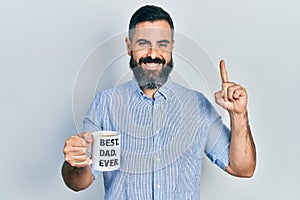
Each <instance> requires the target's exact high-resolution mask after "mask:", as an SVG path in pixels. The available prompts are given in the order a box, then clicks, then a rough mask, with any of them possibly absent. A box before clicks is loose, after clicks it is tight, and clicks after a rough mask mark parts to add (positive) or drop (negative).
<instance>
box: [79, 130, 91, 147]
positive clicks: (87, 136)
mask: <svg viewBox="0 0 300 200" xmlns="http://www.w3.org/2000/svg"><path fill="white" fill-rule="evenodd" d="M78 137H79V138H80V139H81V141H82V143H83V144H84V145H85V146H88V145H89V144H91V143H92V142H93V134H92V133H91V132H82V133H79V134H78Z"/></svg>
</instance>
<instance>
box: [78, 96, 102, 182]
mask: <svg viewBox="0 0 300 200" xmlns="http://www.w3.org/2000/svg"><path fill="white" fill-rule="evenodd" d="M100 104H101V101H100V94H98V95H96V96H95V98H94V101H93V103H92V104H91V105H90V107H89V109H88V111H87V113H86V115H85V117H84V119H83V129H82V131H83V132H95V131H99V130H102V128H101V125H100V124H101V113H102V111H101V108H102V106H101V105H100ZM88 156H90V157H91V152H90V151H89V152H88ZM91 170H92V173H93V176H94V179H96V178H97V177H98V176H99V174H100V171H96V170H93V168H91Z"/></svg>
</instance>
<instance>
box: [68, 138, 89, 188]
mask: <svg viewBox="0 0 300 200" xmlns="http://www.w3.org/2000/svg"><path fill="white" fill-rule="evenodd" d="M92 140H93V139H92V135H91V133H81V134H79V135H77V136H71V137H69V138H68V139H67V140H66V142H65V147H64V156H65V162H64V164H63V166H62V177H63V179H64V182H65V184H66V185H67V186H68V187H69V188H70V189H72V190H74V191H80V190H83V189H86V188H87V187H88V186H90V185H91V184H92V183H93V180H94V177H93V174H92V172H91V169H90V167H89V161H90V158H89V157H88V156H87V151H88V145H89V144H90V143H91V142H92Z"/></svg>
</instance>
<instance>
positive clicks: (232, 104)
mask: <svg viewBox="0 0 300 200" xmlns="http://www.w3.org/2000/svg"><path fill="white" fill-rule="evenodd" d="M220 73H221V78H222V90H220V91H218V92H216V93H215V101H216V102H217V104H219V105H220V106H221V107H223V108H225V109H226V110H228V112H229V113H232V114H245V113H246V112H247V92H246V89H245V88H243V87H242V86H241V85H239V84H236V83H234V82H230V81H229V80H228V75H227V71H226V67H225V62H224V60H221V61H220Z"/></svg>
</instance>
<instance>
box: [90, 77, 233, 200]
mask: <svg viewBox="0 0 300 200" xmlns="http://www.w3.org/2000/svg"><path fill="white" fill-rule="evenodd" d="M98 130H113V131H118V132H120V134H121V161H120V169H119V170H117V171H112V172H103V179H104V188H105V199H106V200H116V199H118V200H123V199H134V200H139V199H141V200H153V199H155V200H156V199H157V200H158V199H160V200H177V199H178V200H189V199H191V200H194V199H195V200H199V199H200V176H201V169H202V162H203V158H204V156H205V155H207V156H208V158H209V159H210V160H211V161H212V162H213V163H216V164H217V165H218V166H219V167H220V168H222V169H223V170H225V168H226V167H227V166H228V163H229V144H230V130H229V129H228V128H227V127H226V126H225V125H224V124H223V122H222V120H221V117H220V116H219V114H218V113H217V112H216V110H215V109H214V108H213V106H212V104H211V103H210V102H209V101H208V100H207V98H206V97H205V96H204V95H203V94H201V93H199V92H197V91H193V90H189V89H187V88H184V87H182V86H180V85H178V84H176V83H174V82H172V81H171V80H170V79H168V81H167V82H166V83H165V84H164V85H163V86H162V87H161V88H160V89H159V90H158V91H157V92H156V93H155V96H154V99H150V98H148V97H147V96H146V95H145V94H144V93H143V92H142V90H141V89H140V88H139V86H138V83H137V82H136V80H134V79H133V80H132V81H129V82H127V83H124V84H122V85H119V86H116V87H115V88H112V89H109V90H105V91H101V92H100V93H99V94H98V95H96V97H95V99H94V102H93V103H92V105H91V107H90V108H89V110H88V112H87V115H86V117H85V119H84V131H90V132H93V131H98ZM93 175H94V177H95V178H97V176H98V175H99V172H98V171H93Z"/></svg>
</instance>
